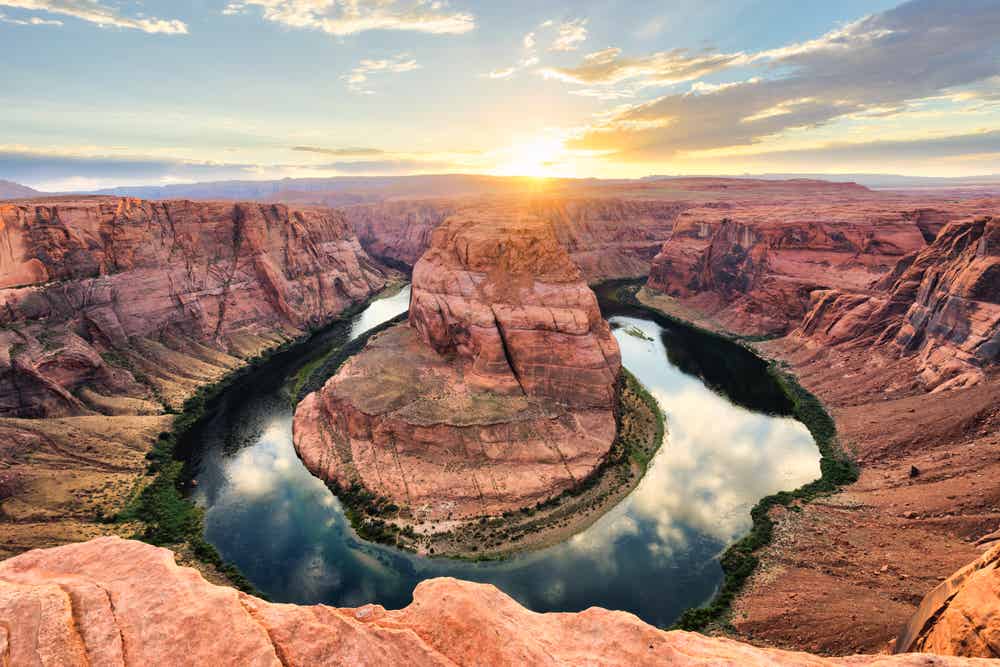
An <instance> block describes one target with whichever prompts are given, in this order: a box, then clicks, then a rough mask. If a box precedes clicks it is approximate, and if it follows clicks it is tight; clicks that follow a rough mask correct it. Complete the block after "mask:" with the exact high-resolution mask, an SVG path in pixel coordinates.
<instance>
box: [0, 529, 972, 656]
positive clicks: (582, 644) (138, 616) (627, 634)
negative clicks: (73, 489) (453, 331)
mask: <svg viewBox="0 0 1000 667" xmlns="http://www.w3.org/2000/svg"><path fill="white" fill-rule="evenodd" d="M220 639H221V640H220ZM0 655H3V656H4V658H5V661H6V662H7V663H9V664H11V665H59V666H60V667H75V666H76V665H80V666H84V665H105V664H106V665H137V666H138V665H164V666H168V665H192V664H195V665H275V666H276V667H277V666H280V665H334V664H336V665H394V664H400V665H401V664H406V665H435V666H437V665H441V666H444V665H581V664H600V665H609V666H611V665H622V666H625V665H628V666H632V665H705V664H719V665H748V666H754V665H761V666H763V665H800V666H801V665H805V666H817V667H819V666H822V665H846V664H850V665H885V666H893V667H896V666H899V667H902V666H908V665H912V666H914V667H916V666H917V665H927V664H929V663H928V659H929V656H921V655H907V656H894V657H889V656H854V657H851V658H844V659H836V658H833V659H830V658H819V657H815V656H811V655H808V654H805V653H791V652H787V651H779V650H775V649H760V648H755V647H751V646H747V645H745V644H741V643H739V642H734V641H730V640H726V639H711V638H707V637H703V636H701V635H697V634H692V633H685V632H664V631H662V630H658V629H656V628H654V627H652V626H650V625H647V624H645V623H643V622H642V621H640V620H639V619H638V618H636V617H635V616H633V615H631V614H626V613H623V612H615V611H606V610H604V609H599V608H592V609H588V610H587V611H585V612H581V613H578V614H537V613H533V612H530V611H528V610H527V609H525V608H523V607H521V606H520V605H519V604H518V603H517V602H515V601H514V600H513V599H512V598H510V597H508V596H507V595H505V594H504V593H502V592H501V591H499V590H498V589H496V588H494V587H493V586H489V585H483V584H472V583H466V582H462V581H457V580H455V579H434V580H431V581H427V582H424V583H421V584H420V585H419V586H417V588H416V590H415V591H414V593H413V602H412V603H411V604H410V605H409V606H407V607H406V608H404V609H400V610H398V611H388V610H386V609H383V608H382V607H380V606H378V605H366V606H364V607H359V608H356V609H335V608H332V607H326V606H315V607H305V606H296V605H279V604H271V603H268V602H265V601H263V600H261V599H259V598H256V597H253V596H250V595H246V594H244V593H240V592H238V591H236V590H235V589H232V588H225V587H221V586H216V585H213V584H210V583H208V582H207V581H205V580H204V579H203V578H202V577H201V575H200V574H198V572H196V571H195V570H192V569H189V568H182V567H178V566H177V565H176V564H175V562H174V557H173V554H172V553H171V552H170V551H167V550H166V549H162V548H157V547H152V546H150V545H148V544H143V543H141V542H131V541H125V540H121V539H118V538H108V537H106V538H100V539H97V540H93V541H91V542H86V543H80V544H71V545H68V546H63V547H58V548H55V549H46V550H37V551H31V552H28V553H26V554H23V555H21V556H18V557H16V558H12V559H10V560H7V561H5V562H3V563H0ZM972 662H973V661H968V660H964V659H961V658H945V657H941V658H934V664H936V665H942V666H949V665H965V664H972Z"/></svg>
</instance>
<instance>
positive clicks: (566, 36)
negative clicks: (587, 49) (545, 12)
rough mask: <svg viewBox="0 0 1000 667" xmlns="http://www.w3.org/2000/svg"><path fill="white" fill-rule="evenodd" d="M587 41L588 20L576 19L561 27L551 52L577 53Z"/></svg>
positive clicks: (550, 49)
mask: <svg viewBox="0 0 1000 667" xmlns="http://www.w3.org/2000/svg"><path fill="white" fill-rule="evenodd" d="M585 41H587V19H575V20H573V21H566V22H565V23H562V24H560V25H559V28H558V31H557V34H556V38H555V41H553V42H552V46H550V47H549V51H576V50H577V49H578V48H580V44H582V43H583V42H585Z"/></svg>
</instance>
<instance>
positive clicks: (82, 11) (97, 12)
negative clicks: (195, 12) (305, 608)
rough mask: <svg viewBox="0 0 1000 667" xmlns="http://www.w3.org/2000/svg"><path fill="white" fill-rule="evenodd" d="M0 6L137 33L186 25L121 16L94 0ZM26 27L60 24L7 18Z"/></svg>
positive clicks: (4, 1)
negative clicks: (138, 31) (135, 31)
mask: <svg viewBox="0 0 1000 667" xmlns="http://www.w3.org/2000/svg"><path fill="white" fill-rule="evenodd" d="M0 7H14V8H16V9H27V10H32V11H40V12H47V13H49V14H57V15H60V16H70V17H72V18H75V19H79V20H81V21H87V22H88V23H93V24H95V25H98V26H100V27H102V28H125V29H129V30H141V31H142V32H148V33H161V34H166V35H184V34H187V31H188V29H187V24H185V23H184V22H183V21H179V20H177V19H160V18H150V17H146V16H142V15H141V14H140V15H137V16H125V15H124V14H122V13H121V11H120V10H119V9H116V8H114V7H111V6H108V5H106V4H103V3H101V2H98V0H0ZM22 21H24V22H26V24H28V25H57V24H61V22H60V21H56V20H47V19H41V18H38V17H35V18H29V19H23V20H22V19H9V20H5V22H7V23H19V24H23V23H22Z"/></svg>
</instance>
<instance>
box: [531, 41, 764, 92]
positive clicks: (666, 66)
mask: <svg viewBox="0 0 1000 667" xmlns="http://www.w3.org/2000/svg"><path fill="white" fill-rule="evenodd" d="M745 62H746V56H744V55H743V54H739V53H738V54H719V53H708V54H699V55H692V54H691V53H690V52H689V51H687V50H686V49H674V50H672V51H664V52H660V53H654V54H652V55H649V56H645V57H642V58H628V57H622V50H621V49H618V48H615V47H610V48H607V49H603V50H601V51H595V52H594V53H590V54H588V55H586V56H584V58H583V63H581V64H580V65H578V66H577V67H547V68H545V69H543V70H542V71H541V73H542V75H543V76H544V77H546V78H548V79H558V80H560V81H566V82H569V83H578V84H582V85H610V84H615V83H621V82H622V81H629V80H633V79H641V85H642V86H668V85H672V84H675V83H680V82H682V81H691V80H693V79H697V78H700V77H703V76H705V75H707V74H711V73H713V72H717V71H718V70H720V69H723V68H726V67H730V66H732V65H735V64H739V63H745Z"/></svg>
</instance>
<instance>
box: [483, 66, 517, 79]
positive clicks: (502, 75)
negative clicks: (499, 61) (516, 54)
mask: <svg viewBox="0 0 1000 667" xmlns="http://www.w3.org/2000/svg"><path fill="white" fill-rule="evenodd" d="M516 71H517V68H516V67H504V68H503V69H495V70H493V71H492V72H490V73H489V74H487V75H486V76H488V77H489V78H491V79H508V78H510V77H511V76H513V75H514V72H516Z"/></svg>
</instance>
